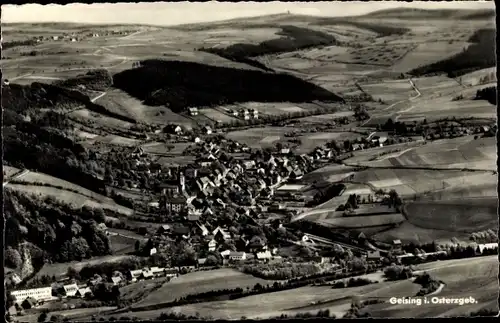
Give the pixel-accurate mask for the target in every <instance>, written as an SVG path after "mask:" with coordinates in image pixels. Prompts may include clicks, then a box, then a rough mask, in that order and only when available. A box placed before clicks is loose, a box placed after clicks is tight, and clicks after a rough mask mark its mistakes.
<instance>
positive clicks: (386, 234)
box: [372, 198, 498, 243]
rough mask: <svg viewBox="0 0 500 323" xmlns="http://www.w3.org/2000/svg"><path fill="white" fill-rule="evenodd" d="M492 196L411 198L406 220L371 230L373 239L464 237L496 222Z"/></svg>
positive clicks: (442, 240)
mask: <svg viewBox="0 0 500 323" xmlns="http://www.w3.org/2000/svg"><path fill="white" fill-rule="evenodd" d="M497 201H498V200H497V199H496V198H483V199H481V198H477V199H472V198H469V199H461V200H454V201H453V200H450V201H438V202H433V201H428V202H415V203H410V204H409V205H408V206H406V207H405V208H406V210H407V213H408V214H407V219H408V221H407V222H404V223H402V224H401V225H399V226H398V227H397V228H393V229H389V230H385V231H382V230H381V231H380V232H378V233H377V232H373V234H374V235H373V237H372V238H374V239H376V240H381V241H392V240H394V239H400V240H401V241H404V242H407V243H409V242H416V243H430V242H432V241H436V242H440V243H450V241H451V239H452V238H457V239H459V240H461V241H465V242H467V241H468V238H469V235H470V233H471V232H475V231H481V230H486V229H489V228H496V227H497V226H498V216H497V203H498V202H497Z"/></svg>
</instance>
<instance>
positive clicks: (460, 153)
mask: <svg viewBox="0 0 500 323" xmlns="http://www.w3.org/2000/svg"><path fill="white" fill-rule="evenodd" d="M496 159H497V154H496V142H495V138H494V137H490V138H479V139H474V136H466V137H459V138H454V139H447V140H438V141H434V142H431V143H428V144H426V145H423V146H420V147H415V148H408V149H405V150H403V151H401V152H400V153H397V154H394V155H382V156H381V157H380V158H378V159H375V160H372V158H370V159H369V160H367V161H364V162H361V163H360V162H359V159H358V160H357V163H358V164H360V165H367V166H371V167H391V166H395V167H429V168H433V169H450V168H452V169H461V168H466V169H477V170H496V169H497V166H496ZM352 161H353V160H352V159H350V160H347V161H346V162H347V163H351V162H352Z"/></svg>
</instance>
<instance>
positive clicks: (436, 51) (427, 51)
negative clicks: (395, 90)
mask: <svg viewBox="0 0 500 323" xmlns="http://www.w3.org/2000/svg"><path fill="white" fill-rule="evenodd" d="M467 46H468V44H467V43H464V42H453V43H451V44H450V43H449V42H446V41H437V42H432V43H430V42H429V43H423V44H417V45H416V46H415V48H414V49H413V50H411V51H409V52H408V54H406V56H404V57H403V58H402V59H401V60H400V61H398V62H397V63H396V64H394V65H393V66H392V68H393V70H394V71H395V72H399V73H406V72H408V71H411V70H412V69H414V68H417V67H419V66H422V65H428V64H432V63H435V62H437V61H439V60H442V59H445V58H447V57H451V56H453V55H454V54H456V53H459V52H461V51H462V50H463V49H464V47H467Z"/></svg>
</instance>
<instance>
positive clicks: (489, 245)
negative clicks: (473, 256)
mask: <svg viewBox="0 0 500 323" xmlns="http://www.w3.org/2000/svg"><path fill="white" fill-rule="evenodd" d="M494 248H498V242H492V243H483V244H480V245H479V251H481V253H483V250H484V249H494Z"/></svg>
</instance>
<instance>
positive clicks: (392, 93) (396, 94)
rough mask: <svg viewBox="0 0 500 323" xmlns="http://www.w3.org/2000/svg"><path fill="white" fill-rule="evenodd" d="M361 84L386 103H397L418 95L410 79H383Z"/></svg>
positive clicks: (366, 90)
mask: <svg viewBox="0 0 500 323" xmlns="http://www.w3.org/2000/svg"><path fill="white" fill-rule="evenodd" d="M360 86H361V87H362V88H363V90H364V91H365V92H367V93H368V94H370V95H371V96H372V97H373V98H374V99H375V100H378V99H381V100H382V101H384V102H386V103H395V102H398V101H400V100H406V99H408V98H410V97H412V96H415V95H416V93H415V91H414V90H413V89H412V87H411V85H410V83H409V82H408V80H397V81H392V80H391V81H382V82H377V83H374V84H360Z"/></svg>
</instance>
